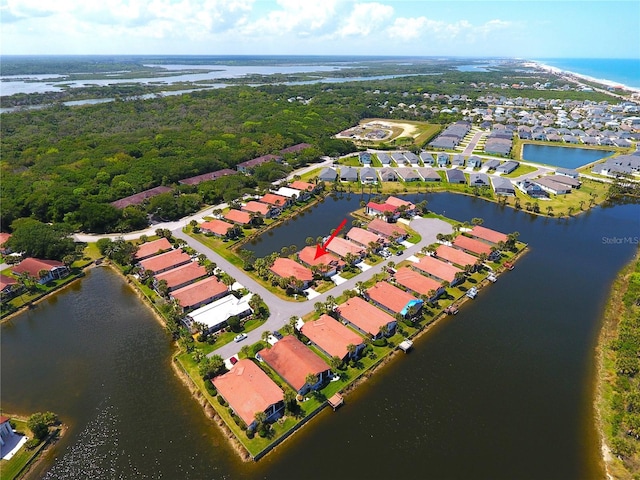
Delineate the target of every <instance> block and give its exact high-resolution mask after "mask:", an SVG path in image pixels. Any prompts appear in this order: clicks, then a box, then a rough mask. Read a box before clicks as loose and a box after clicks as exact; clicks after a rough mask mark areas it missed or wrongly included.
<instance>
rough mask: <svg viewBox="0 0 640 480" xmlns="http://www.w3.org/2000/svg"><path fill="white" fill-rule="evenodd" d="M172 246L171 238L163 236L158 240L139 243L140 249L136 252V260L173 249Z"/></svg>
mask: <svg viewBox="0 0 640 480" xmlns="http://www.w3.org/2000/svg"><path fill="white" fill-rule="evenodd" d="M172 248H173V246H172V245H171V243H170V242H169V240H167V239H166V238H164V237H162V238H159V239H157V240H153V241H151V242H146V243H142V244H140V245H138V251H137V252H136V256H135V258H136V260H139V259H141V258H147V257H151V256H152V255H156V254H158V253H162V252H165V251H167V250H171V249H172Z"/></svg>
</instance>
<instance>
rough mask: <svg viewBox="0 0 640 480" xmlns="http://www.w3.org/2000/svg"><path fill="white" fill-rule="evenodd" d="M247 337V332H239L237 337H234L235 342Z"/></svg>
mask: <svg viewBox="0 0 640 480" xmlns="http://www.w3.org/2000/svg"><path fill="white" fill-rule="evenodd" d="M245 338H247V334H246V333H239V334H238V335H236V336H235V337H233V341H234V342H241V341H242V340H244V339H245Z"/></svg>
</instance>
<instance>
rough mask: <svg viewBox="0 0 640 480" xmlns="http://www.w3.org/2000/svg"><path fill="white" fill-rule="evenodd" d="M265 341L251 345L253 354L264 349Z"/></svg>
mask: <svg viewBox="0 0 640 480" xmlns="http://www.w3.org/2000/svg"><path fill="white" fill-rule="evenodd" d="M264 347H265V345H264V343H262V342H258V343H256V344H255V345H253V347H251V353H252V354H253V356H254V357H255V356H256V353H258V352H259V351H260V350H264Z"/></svg>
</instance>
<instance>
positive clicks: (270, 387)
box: [212, 358, 284, 430]
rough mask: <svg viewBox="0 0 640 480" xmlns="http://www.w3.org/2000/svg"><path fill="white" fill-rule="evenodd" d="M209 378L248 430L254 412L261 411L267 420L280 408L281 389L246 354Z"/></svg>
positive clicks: (276, 415) (252, 425) (273, 418)
mask: <svg viewBox="0 0 640 480" xmlns="http://www.w3.org/2000/svg"><path fill="white" fill-rule="evenodd" d="M212 382H213V385H214V386H215V387H216V390H217V391H218V393H219V394H220V395H221V396H222V398H224V399H225V400H226V401H227V403H228V404H229V407H231V409H232V410H233V411H234V412H235V414H236V415H237V416H238V417H240V418H241V419H242V421H243V422H244V423H245V425H247V428H248V429H249V430H254V429H255V428H256V427H257V422H256V419H255V416H256V413H260V412H264V414H265V415H266V416H267V422H275V421H276V420H277V419H278V418H280V417H281V416H282V414H283V412H284V392H283V391H282V390H281V389H280V387H278V385H277V384H276V383H275V382H274V381H273V380H271V379H270V378H269V376H268V375H267V374H266V373H265V372H264V371H262V369H261V368H260V367H259V366H258V365H256V364H255V363H253V360H251V359H249V358H244V359H242V360H239V361H238V363H236V364H235V365H234V366H233V367H231V370H229V371H228V372H227V373H225V374H224V375H219V376H217V377H216V378H214V379H213V380H212Z"/></svg>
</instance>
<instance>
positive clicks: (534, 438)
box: [0, 194, 640, 480]
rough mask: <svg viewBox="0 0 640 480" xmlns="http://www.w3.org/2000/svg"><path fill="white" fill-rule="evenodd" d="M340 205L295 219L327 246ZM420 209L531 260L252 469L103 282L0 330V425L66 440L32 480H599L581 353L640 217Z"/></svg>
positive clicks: (450, 200)
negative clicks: (502, 237)
mask: <svg viewBox="0 0 640 480" xmlns="http://www.w3.org/2000/svg"><path fill="white" fill-rule="evenodd" d="M344 197H345V198H344V199H343V200H336V201H334V200H332V199H327V200H326V201H325V203H324V204H323V206H324V205H329V206H330V207H325V208H326V210H319V209H320V208H321V207H322V206H319V207H318V212H322V213H321V215H316V211H315V210H314V211H313V212H314V213H313V214H306V215H305V216H304V217H300V219H301V220H302V219H305V221H306V218H307V217H312V218H313V219H314V221H313V222H310V223H311V224H315V223H316V222H320V221H322V222H326V228H328V230H327V231H326V232H323V233H324V234H326V233H328V231H329V230H330V229H331V228H335V227H336V226H337V225H338V224H339V223H340V221H341V220H342V219H343V218H345V212H346V211H349V209H350V208H351V205H353V203H351V204H350V205H349V204H348V202H355V204H356V206H357V205H358V204H359V201H360V198H359V195H352V198H355V199H357V200H347V195H346V194H345V195H344ZM422 197H425V196H424V195H420V196H419V198H422ZM426 198H427V199H428V201H429V208H430V209H432V210H433V211H435V212H437V213H441V214H444V215H446V216H448V217H451V218H455V219H457V220H468V219H470V218H472V217H481V218H484V220H485V223H484V224H485V225H486V226H488V227H490V228H495V229H497V230H500V231H503V232H513V231H518V232H520V238H521V239H522V240H524V241H526V242H528V243H529V248H530V249H529V252H528V253H527V254H526V255H525V256H524V257H523V258H522V259H521V260H520V261H519V262H518V264H517V266H516V268H515V270H513V271H512V272H507V273H506V274H505V275H504V276H503V277H501V278H500V280H499V281H498V282H497V283H496V284H495V285H492V286H491V287H490V288H487V289H486V290H482V291H481V293H480V295H479V296H478V298H477V299H476V300H474V301H473V302H469V303H468V304H466V305H465V306H464V307H463V308H462V309H461V311H460V313H459V314H458V315H456V316H455V317H451V318H448V319H445V320H443V321H442V322H441V323H439V324H438V325H437V326H436V328H434V329H433V330H432V331H431V332H430V333H429V334H428V335H425V336H424V337H422V338H421V339H419V340H418V341H416V343H415V348H414V350H413V351H412V352H411V354H409V355H402V356H398V357H397V358H396V359H395V360H394V361H393V362H391V363H390V364H389V365H388V366H386V367H385V368H384V369H382V370H381V371H379V372H377V373H376V374H375V375H374V376H373V378H372V379H370V380H369V381H367V382H366V383H365V384H363V385H362V386H361V387H359V388H358V389H357V391H356V392H355V393H354V394H353V395H349V396H348V397H347V399H346V404H345V405H344V406H343V407H342V408H341V409H339V410H338V411H337V412H335V413H334V412H333V411H331V409H327V410H325V411H324V412H323V413H322V414H321V415H320V416H319V417H318V418H316V419H314V420H312V421H311V422H310V424H309V425H308V426H305V427H304V428H303V429H302V430H301V431H300V432H299V433H297V434H296V435H294V436H293V437H292V438H291V440H289V441H287V442H286V443H285V444H284V445H283V446H281V447H278V449H276V451H275V452H273V453H272V454H270V455H269V456H267V457H266V458H264V459H263V460H261V461H260V462H259V463H257V464H252V463H248V464H243V463H241V462H240V461H239V460H238V458H237V457H236V455H235V454H234V453H233V452H232V451H231V449H230V448H229V447H228V443H227V440H226V438H225V437H224V435H223V434H222V433H221V432H220V431H219V430H218V429H217V428H216V427H215V426H214V425H213V423H212V422H211V421H210V420H208V419H207V418H205V416H204V415H203V413H202V410H201V408H200V406H199V405H198V404H197V402H196V401H195V400H194V399H193V398H191V396H190V394H189V392H188V391H187V389H186V388H184V387H183V386H182V385H181V384H180V382H179V381H178V380H177V378H176V377H175V376H174V375H173V372H172V371H171V366H170V356H171V353H172V347H171V345H170V341H169V338H168V337H167V335H166V334H165V332H164V330H163V329H162V327H160V326H159V325H158V324H157V323H156V322H155V321H154V320H153V317H152V315H151V314H150V312H149V310H148V309H147V308H146V307H144V306H143V304H142V303H141V302H140V300H139V299H138V298H137V297H136V296H135V294H134V293H133V292H132V290H131V288H130V287H129V286H128V285H127V284H126V283H124V282H123V281H122V279H121V277H120V276H118V275H117V274H115V273H113V272H111V271H110V270H108V269H102V268H98V269H94V270H93V271H91V272H90V273H89V275H88V276H87V277H86V278H85V279H83V280H82V282H81V283H76V284H74V285H73V287H71V288H70V289H67V290H65V291H64V292H63V293H61V294H59V295H56V296H53V297H51V298H50V299H49V300H47V301H45V302H44V303H42V304H40V305H39V306H37V308H35V309H34V310H31V311H29V312H26V313H24V314H22V315H20V316H19V317H17V318H16V319H15V320H13V321H11V322H10V323H7V324H5V325H2V331H1V333H2V335H1V337H0V340H1V342H2V344H1V347H2V348H1V350H0V353H1V355H2V363H1V364H0V367H1V369H2V370H1V374H2V391H1V395H2V397H1V401H2V406H3V409H5V410H6V411H11V412H18V413H28V412H32V411H37V410H41V411H44V410H52V411H55V412H57V413H58V414H60V416H61V418H62V419H63V420H64V422H65V423H67V424H68V425H69V426H70V429H69V432H68V434H67V436H66V437H65V438H64V439H63V440H62V441H61V442H60V443H59V444H58V445H57V446H56V447H55V448H54V450H53V451H52V452H51V454H50V455H48V457H47V459H46V462H45V463H44V464H43V465H42V466H41V468H40V469H39V470H37V471H36V472H34V474H33V475H32V476H31V478H42V476H43V475H45V476H44V478H47V479H58V478H65V479H84V478H95V479H112V478H122V479H137V478H170V479H174V478H185V479H234V480H235V479H255V478H263V479H290V478H298V477H300V476H301V474H302V475H303V476H304V477H305V478H308V479H326V478H327V477H328V476H334V477H336V478H371V479H381V478H403V479H409V480H413V479H416V480H417V479H423V478H437V479H465V480H466V479H470V478H473V479H492V480H494V479H510V480H511V479H516V478H517V479H519V480H538V479H541V478H544V479H549V480H554V479H562V480H583V479H586V478H603V477H604V473H603V471H602V468H601V464H600V451H599V443H598V437H597V433H596V430H595V427H594V420H593V413H594V412H593V403H592V398H593V382H592V380H593V372H594V359H593V358H594V350H593V349H594V344H595V340H596V338H597V334H598V330H599V325H600V316H601V312H602V308H603V306H604V302H605V300H606V297H607V294H608V291H609V287H610V284H611V282H612V280H613V278H614V277H615V275H616V273H617V271H618V270H619V269H620V268H621V267H622V266H623V265H624V264H625V263H627V262H628V261H629V260H630V259H631V257H632V256H633V254H634V252H635V249H636V248H637V247H636V246H635V245H632V244H631V243H625V242H622V243H618V242H612V241H609V240H608V239H611V238H629V237H632V236H635V235H637V232H638V229H640V220H639V219H640V216H639V215H638V206H637V205H618V206H615V207H610V208H605V207H598V208H595V209H594V210H592V211H590V212H588V213H585V214H583V215H580V216H578V217H576V218H571V219H548V218H542V217H535V216H531V215H529V214H526V213H524V212H520V211H515V210H512V209H510V208H501V207H499V206H498V205H496V204H494V203H490V202H486V201H483V200H480V199H477V198H474V197H467V196H462V195H454V194H430V195H428V196H426ZM345 204H347V205H345ZM320 217H322V219H320ZM325 217H326V218H325ZM291 224H294V222H293V221H291V222H290V225H291ZM296 225H297V224H296ZM283 228H284V227H283ZM322 228H325V226H323V227H322ZM300 229H301V228H300ZM293 230H294V229H292V230H286V231H287V235H289V234H290V233H289V232H292V231H293ZM283 231H285V230H283ZM306 234H307V232H303V235H305V236H306ZM309 235H316V233H313V234H311V233H309ZM291 243H293V242H292V241H285V242H284V244H285V245H289V244H291ZM298 243H299V244H300V246H301V245H302V242H299V241H298ZM312 308H313V305H312V302H309V309H310V310H311V309H312ZM319 459H326V460H319ZM319 461H320V462H322V465H321V464H319ZM310 465H317V468H309V467H310ZM46 471H48V472H49V473H48V474H45V472H46Z"/></svg>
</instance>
